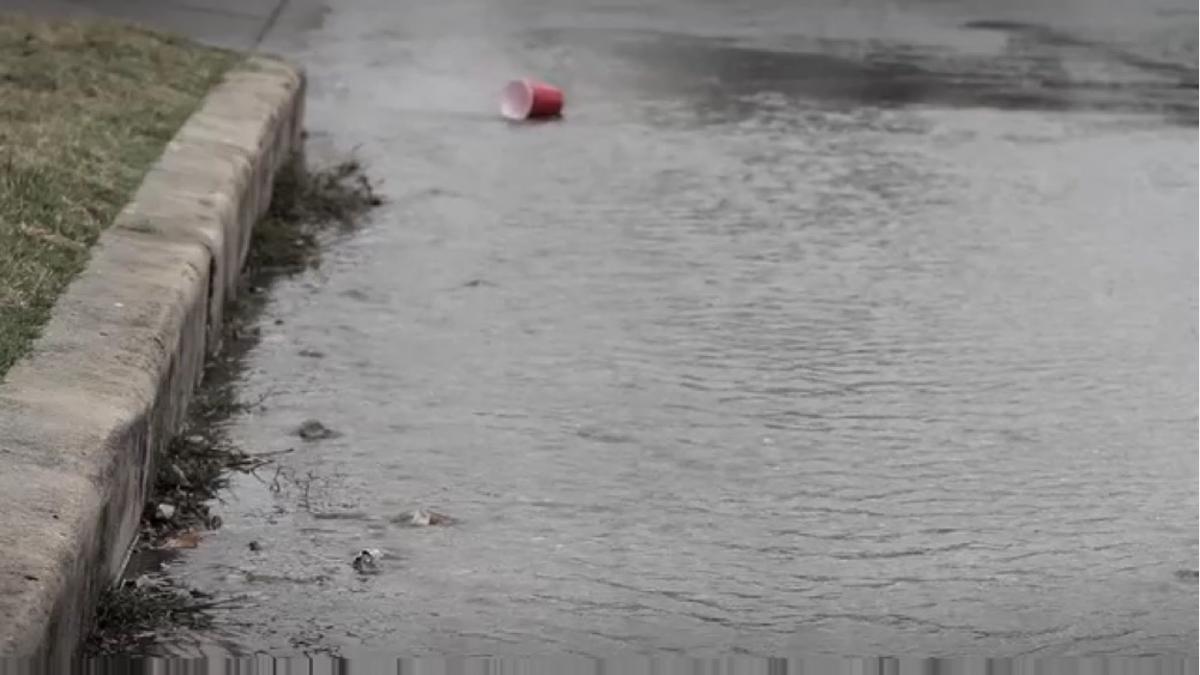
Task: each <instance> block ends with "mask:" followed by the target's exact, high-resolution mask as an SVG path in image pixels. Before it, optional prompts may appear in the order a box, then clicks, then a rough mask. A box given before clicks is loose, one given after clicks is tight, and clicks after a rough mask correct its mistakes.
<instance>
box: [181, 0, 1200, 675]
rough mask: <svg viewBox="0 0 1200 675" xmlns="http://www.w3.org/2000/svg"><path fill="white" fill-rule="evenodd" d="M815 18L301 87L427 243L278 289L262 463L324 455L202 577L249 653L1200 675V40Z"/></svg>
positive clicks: (448, 52) (314, 42) (446, 19)
mask: <svg viewBox="0 0 1200 675" xmlns="http://www.w3.org/2000/svg"><path fill="white" fill-rule="evenodd" d="M793 4H794V3H786V2H772V1H771V0H757V1H756V2H752V3H737V7H736V8H735V7H734V3H718V2H699V1H697V2H691V3H689V2H684V1H683V0H672V1H671V2H659V3H622V2H617V1H615V0H612V1H608V2H603V1H601V0H593V1H591V2H587V3H583V2H573V3H570V2H569V3H561V2H555V3H550V2H539V1H537V0H504V1H501V2H484V1H483V0H449V1H447V2H442V3H396V2H391V1H389V2H383V1H382V0H376V1H372V0H360V1H358V2H341V3H337V4H336V5H335V6H333V7H332V9H331V11H330V13H329V14H328V15H327V16H326V18H325V21H324V23H323V25H322V26H321V27H320V28H318V29H316V30H314V31H313V32H312V33H310V34H308V35H307V36H305V38H304V40H303V41H302V42H298V43H296V44H295V45H294V46H293V47H292V49H293V54H294V55H295V56H296V57H297V58H299V59H301V60H303V61H304V62H305V63H306V64H308V67H309V74H310V77H311V99H310V122H309V126H310V129H311V130H312V131H313V137H312V139H311V145H312V146H313V148H314V150H315V151H316V152H317V154H318V155H319V154H320V153H321V152H322V151H323V150H322V149H324V151H328V150H329V149H330V148H332V149H335V150H339V151H344V150H345V149H348V148H351V147H354V146H359V151H358V153H359V155H360V156H361V157H362V158H363V159H364V160H366V162H367V163H368V165H369V167H370V171H371V173H372V174H374V175H375V176H377V177H379V178H381V179H382V180H383V185H382V188H381V189H382V191H383V192H384V193H385V194H387V195H388V196H389V198H390V202H389V204H388V205H387V206H386V207H384V208H383V209H381V210H379V211H378V212H377V213H376V214H375V216H374V217H373V218H372V219H371V220H370V221H369V222H367V223H365V224H364V226H363V227H362V228H361V229H360V230H359V231H357V232H355V233H353V234H350V235H347V236H345V237H342V238H340V239H338V240H337V241H334V242H332V243H331V245H330V248H329V250H328V253H327V255H326V260H325V263H324V265H323V266H322V267H321V268H320V269H319V270H316V271H313V272H311V273H307V274H304V275H302V276H300V277H298V278H295V279H293V280H290V281H288V282H285V283H283V284H281V285H279V286H278V287H277V288H276V289H275V290H274V296H273V300H272V301H271V303H270V305H269V306H268V310H267V315H266V316H265V317H264V320H263V332H264V338H263V341H262V343H261V344H260V345H259V346H258V348H257V349H256V350H255V351H254V352H253V353H252V354H251V356H250V367H249V369H248V372H247V373H246V376H245V380H244V387H243V394H244V396H245V397H246V398H248V399H249V398H255V397H257V396H260V395H263V394H268V393H269V397H268V398H267V400H266V408H265V410H261V411H257V412H254V413H252V414H249V415H247V416H245V417H242V418H239V419H237V420H236V421H235V423H234V424H233V425H232V427H231V429H230V432H231V433H232V435H233V436H234V437H235V438H237V439H238V440H239V441H240V442H241V443H242V444H243V445H244V446H245V447H246V448H247V449H248V450H250V451H277V450H281V449H285V448H287V447H295V448H296V450H295V452H293V453H291V454H290V455H286V456H285V457H284V459H282V460H281V463H282V466H281V472H280V473H279V474H276V475H274V476H272V475H271V472H270V471H267V472H265V473H264V474H263V475H262V476H261V478H262V480H256V479H255V478H253V477H243V478H241V479H239V480H237V481H236V482H235V486H234V489H233V491H232V492H231V494H230V495H229V496H228V504H226V505H224V506H223V507H221V508H220V509H219V510H220V512H221V513H222V516H223V518H224V521H225V527H224V528H223V529H221V530H220V531H218V532H216V533H214V534H213V535H212V536H210V537H209V538H208V539H207V540H206V541H205V543H204V544H203V545H202V546H201V547H200V548H198V549H196V550H194V551H189V552H187V553H186V555H184V556H183V557H182V559H181V560H180V561H179V562H178V563H177V564H176V565H175V566H174V568H173V569H174V573H175V575H176V576H177V577H179V578H181V579H182V580H184V581H185V582H187V583H190V584H193V585H196V586H199V587H201V588H204V589H206V590H209V591H214V592H217V593H219V594H222V595H230V596H238V597H243V598H245V602H244V603H243V606H242V607H241V608H239V609H235V610H230V611H229V612H227V613H224V614H223V615H222V617H221V618H222V620H223V622H224V624H223V625H224V627H225V632H226V633H227V635H226V636H225V637H226V639H228V640H229V641H230V643H231V644H232V645H234V646H235V647H239V648H266V649H274V650H287V649H294V648H309V647H315V648H335V649H336V648H349V647H368V648H379V649H388V650H394V651H395V652H398V653H402V654H405V655H422V654H457V655H465V654H481V653H486V654H540V653H564V652H565V653H571V654H585V655H613V654H628V653H656V652H663V651H681V652H684V653H687V654H717V653H729V652H749V653H756V654H760V653H761V654H767V653H780V652H783V651H801V652H805V653H851V654H892V653H900V654H916V655H946V654H988V655H995V656H1007V655H1015V654H1025V653H1032V654H1085V653H1104V654H1111V653H1118V654H1125V655H1138V654H1146V653H1150V654H1155V653H1173V654H1180V653H1182V654H1194V653H1195V650H1196V644H1197V637H1198V632H1197V624H1196V614H1195V608H1196V604H1197V584H1196V581H1195V578H1194V577H1191V576H1189V575H1188V574H1187V573H1186V572H1185V571H1187V570H1195V569H1196V566H1197V562H1196V559H1197V516H1196V513H1197V413H1196V410H1197V390H1196V382H1197V313H1196V305H1197V286H1196V272H1197V227H1196V222H1197V187H1196V178H1197V158H1196V147H1197V144H1196V141H1197V135H1196V129H1195V70H1194V53H1195V51H1194V50H1195V43H1194V39H1195V29H1194V26H1195V7H1194V6H1192V7H1191V8H1190V13H1189V10H1187V9H1184V10H1181V11H1180V12H1178V13H1177V14H1169V13H1168V10H1169V9H1170V8H1159V11H1158V13H1155V10H1154V9H1153V8H1151V7H1150V6H1149V5H1145V6H1141V7H1138V8H1136V9H1133V10H1130V11H1129V12H1128V13H1127V14H1119V15H1113V16H1112V17H1110V18H1112V21H1110V23H1105V22H1104V21H1102V19H1103V18H1104V17H1103V16H1098V15H1096V14H1095V13H1092V14H1086V15H1085V14H1083V13H1081V12H1078V11H1076V10H1077V9H1078V8H1076V7H1072V6H1070V3H1058V4H1056V5H1054V8H1053V9H1048V8H1045V7H1041V6H1039V5H1037V4H1034V3H1009V4H1006V5H1004V6H1003V7H1001V8H989V7H988V6H987V4H986V3H981V2H977V3H974V4H971V3H964V4H956V5H954V6H953V7H951V6H949V3H937V2H925V3H897V4H890V5H879V4H875V5H873V6H871V7H868V6H867V5H866V3H833V2H828V3H823V4H822V5H821V6H817V5H809V6H808V7H807V8H796V7H792V5H793ZM1076 4H1078V3H1076ZM1026 5H1028V6H1026ZM1080 17H1084V18H1086V21H1085V20H1084V18H1080ZM1075 19H1078V20H1076V21H1075V23H1074V24H1072V23H1071V22H1070V20H1075ZM1134 19H1138V20H1134ZM1038 21H1044V23H1037V22H1038ZM971 22H974V23H971ZM1180 26H1182V27H1183V28H1187V27H1188V26H1191V28H1190V38H1187V37H1186V36H1185V37H1184V38H1179V34H1178V33H1177V32H1176V29H1177V28H1179V27H1180ZM1114 27H1116V28H1114ZM1118 28H1119V29H1120V30H1117V29H1118ZM1113 31H1117V32H1118V33H1120V34H1121V35H1127V36H1129V39H1130V42H1129V43H1125V42H1121V40H1120V39H1118V38H1119V36H1118V37H1113ZM1121 31H1124V32H1123V33H1121ZM1188 39H1190V40H1191V42H1190V43H1189V42H1188ZM1172 40H1174V42H1173V41H1172ZM1181 49H1182V50H1183V51H1184V52H1185V53H1186V52H1187V50H1188V49H1191V54H1192V55H1193V56H1192V58H1191V66H1192V67H1191V70H1190V71H1189V69H1188V67H1186V66H1176V65H1172V64H1175V63H1177V62H1178V60H1177V59H1176V60H1172V59H1173V58H1175V57H1176V56H1177V53H1178V50H1181ZM1187 60H1188V59H1184V60H1183V61H1184V62H1185V63H1186V62H1187ZM525 73H532V74H536V75H539V76H541V77H545V78H547V79H549V80H551V81H553V82H556V83H558V84H560V85H562V86H564V87H565V88H566V90H567V92H568V96H569V98H568V110H567V116H566V117H565V119H563V120H561V121H559V122H555V123H547V124H536V125H511V124H506V123H504V122H503V121H501V120H499V119H498V117H497V116H496V115H495V114H494V108H495V102H494V100H493V98H494V93H495V91H496V90H497V89H498V88H499V87H500V85H502V84H503V82H504V81H505V79H507V78H509V77H513V76H520V75H523V74H525ZM276 318H279V319H281V320H282V322H283V323H282V325H276V323H275V319H276ZM306 418H318V419H320V420H321V421H322V422H323V423H325V424H326V425H328V426H329V427H331V428H333V429H336V430H337V431H339V432H340V435H339V436H338V437H336V438H333V439H327V440H320V441H314V442H305V441H302V440H300V439H298V438H296V437H295V435H294V434H293V431H294V429H295V428H296V427H297V426H298V425H299V424H300V423H301V422H302V421H303V420H305V419H306ZM415 507H432V508H435V509H437V510H439V511H443V512H445V513H448V514H450V515H452V516H454V517H456V518H458V519H460V521H461V522H459V523H458V524H456V525H454V526H451V527H433V528H424V529H414V528H408V527H403V526H401V525H397V524H395V523H392V522H390V520H389V519H390V518H392V517H394V516H396V515H398V514H400V513H402V512H404V511H406V510H409V509H412V508H415ZM251 541H256V542H259V547H258V548H259V549H260V550H257V551H252V550H250V548H249V544H250V542H251ZM365 547H378V548H380V549H382V550H383V551H384V553H385V558H384V560H383V561H382V562H381V565H380V568H379V570H378V573H376V574H367V575H363V574H359V573H357V572H356V571H355V570H354V569H352V568H351V566H350V561H351V559H352V558H353V556H354V554H355V552H357V551H358V550H359V549H361V548H365Z"/></svg>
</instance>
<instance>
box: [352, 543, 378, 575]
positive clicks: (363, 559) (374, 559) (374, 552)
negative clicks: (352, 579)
mask: <svg viewBox="0 0 1200 675" xmlns="http://www.w3.org/2000/svg"><path fill="white" fill-rule="evenodd" d="M382 559H383V551H380V550H379V549H377V548H364V549H363V550H361V551H359V552H358V555H356V556H354V562H352V563H350V565H351V566H352V567H354V569H355V570H357V571H359V572H373V571H375V570H377V569H378V568H379V561H380V560H382Z"/></svg>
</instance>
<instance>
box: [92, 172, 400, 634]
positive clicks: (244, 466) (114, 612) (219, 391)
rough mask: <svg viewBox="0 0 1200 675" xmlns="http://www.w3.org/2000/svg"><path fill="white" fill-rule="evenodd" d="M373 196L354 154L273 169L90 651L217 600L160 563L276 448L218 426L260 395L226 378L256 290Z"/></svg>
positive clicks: (257, 301)
mask: <svg viewBox="0 0 1200 675" xmlns="http://www.w3.org/2000/svg"><path fill="white" fill-rule="evenodd" d="M380 203H381V199H380V197H378V196H377V195H376V193H375V190H374V188H373V186H372V184H371V182H370V180H369V179H368V178H367V176H366V174H365V173H364V172H363V167H362V166H361V165H360V164H359V163H358V162H357V161H353V160H351V161H346V162H342V163H340V164H337V165H334V166H331V167H327V168H323V169H320V170H316V171H308V170H305V168H304V162H303V159H302V158H301V157H300V156H296V157H293V158H292V160H291V161H289V162H288V163H287V164H285V166H284V167H283V168H282V169H281V170H280V171H279V173H278V174H277V176H276V180H275V187H274V193H273V197H272V200H271V205H270V207H269V209H268V212H267V214H266V216H265V217H264V218H262V219H261V220H260V221H259V223H257V224H256V225H255V229H254V234H253V239H252V243H251V247H250V252H249V256H248V258H247V262H246V268H245V269H244V270H243V274H242V277H241V280H240V283H239V286H240V289H239V293H238V300H236V301H234V302H233V303H231V306H230V307H229V308H228V309H227V311H226V314H225V316H226V324H225V326H224V340H223V349H222V351H221V352H220V353H219V354H217V355H216V356H214V357H211V358H210V359H209V361H208V362H207V363H206V364H205V373H204V382H203V383H202V384H201V386H200V387H199V389H197V391H196V392H195V395H194V398H193V402H192V404H191V407H190V409H189V411H188V420H187V422H186V425H185V427H184V429H183V431H181V433H180V434H179V435H178V436H177V437H176V438H175V439H174V440H173V441H172V442H171V443H170V445H169V446H168V447H167V449H166V450H165V451H164V452H163V453H162V455H161V456H159V457H157V458H155V482H154V486H153V488H152V490H151V495H150V497H149V499H148V500H147V502H146V505H145V509H144V510H143V513H142V521H141V526H140V531H139V535H138V540H137V543H136V544H135V549H134V552H133V555H132V556H131V559H130V563H129V566H128V567H127V570H126V574H125V577H124V578H123V579H122V580H121V581H120V583H118V584H117V585H116V586H114V587H113V588H111V589H109V590H108V591H106V592H105V594H104V596H103V597H102V598H101V601H100V606H99V608H98V609H97V613H96V622H95V627H94V629H93V631H92V634H91V635H90V637H89V639H88V641H87V645H86V649H87V652H88V654H89V655H92V656H96V655H107V654H136V653H139V652H144V651H145V650H146V649H147V648H148V647H150V646H152V645H153V644H154V643H156V642H159V641H161V640H163V639H164V638H165V637H167V636H170V635H172V634H174V633H177V632H180V631H196V630H200V629H204V628H206V627H208V626H209V625H211V616H210V614H209V610H212V609H215V608H217V607H219V606H220V602H219V601H215V600H214V599H212V598H211V597H209V596H207V595H206V594H205V593H203V592H202V591H200V590H197V589H188V588H180V587H179V586H178V585H177V584H176V583H175V582H173V581H172V580H171V579H170V578H169V577H167V576H166V575H165V574H163V570H162V567H163V563H164V562H166V561H169V560H170V558H171V557H172V556H174V555H177V554H178V552H179V551H180V550H181V549H188V548H194V547H196V546H197V545H199V542H200V540H201V538H202V537H203V535H204V532H206V531H208V530H214V529H217V528H219V527H220V526H221V519H220V516H219V515H218V514H216V513H214V512H213V508H212V504H213V501H214V500H217V499H219V493H220V491H221V490H222V489H223V488H224V487H226V485H227V482H228V477H229V476H230V474H231V473H232V472H255V471H257V470H258V469H261V468H263V467H265V466H267V465H269V464H271V463H272V461H273V458H274V457H275V456H277V455H278V454H282V453H254V452H252V451H250V450H247V449H244V448H240V447H238V446H237V445H236V444H234V443H233V442H231V441H230V439H229V438H228V436H227V434H226V433H225V425H226V423H227V421H228V420H229V419H230V418H231V417H232V416H234V415H236V414H238V413H240V412H243V411H245V410H247V409H251V408H254V407H257V406H261V405H265V404H266V401H265V400H262V399H259V400H253V401H244V400H240V399H239V398H238V395H237V391H236V387H235V385H236V381H237V375H238V373H239V372H240V370H241V366H242V363H243V361H244V358H245V356H246V354H247V353H248V351H249V350H250V349H251V348H252V347H253V346H254V345H255V344H256V343H257V342H258V330H257V328H255V326H254V324H255V323H256V320H257V317H258V315H259V312H260V310H261V308H262V306H263V304H264V300H265V291H266V290H267V289H269V287H270V285H271V284H272V283H273V282H274V281H275V280H277V279H279V278H281V277H284V276H287V275H291V274H295V273H297V272H299V271H303V270H304V269H307V268H309V267H312V266H315V265H318V264H319V263H320V251H321V248H322V241H323V235H325V234H327V233H330V232H331V231H336V230H339V229H340V230H344V229H347V228H352V227H354V225H355V223H356V222H358V220H359V218H360V217H361V216H362V215H363V214H365V213H366V212H367V211H369V210H370V209H371V208H373V207H375V206H378V205H379V204H380ZM285 452H287V451H285Z"/></svg>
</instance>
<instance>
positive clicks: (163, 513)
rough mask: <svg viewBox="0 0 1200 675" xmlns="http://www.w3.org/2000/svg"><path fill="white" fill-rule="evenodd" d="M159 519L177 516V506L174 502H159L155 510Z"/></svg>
mask: <svg viewBox="0 0 1200 675" xmlns="http://www.w3.org/2000/svg"><path fill="white" fill-rule="evenodd" d="M154 514H155V515H156V516H158V519H159V520H170V519H172V518H174V517H175V506H174V505H173V504H165V503H164V504H159V505H158V508H157V509H156V510H155V511H154Z"/></svg>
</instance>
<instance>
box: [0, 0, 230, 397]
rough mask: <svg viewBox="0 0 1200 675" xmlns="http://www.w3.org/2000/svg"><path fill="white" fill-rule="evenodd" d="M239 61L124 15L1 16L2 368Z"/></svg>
mask: <svg viewBox="0 0 1200 675" xmlns="http://www.w3.org/2000/svg"><path fill="white" fill-rule="evenodd" d="M239 59H240V56H239V55H237V54H235V53H232V52H227V51H224V50H217V49H212V48H209V47H202V46H198V45H195V44H192V43H189V42H187V41H185V40H182V39H179V38H176V37H172V36H167V35H162V34H158V33H154V32H151V31H147V30H143V29H140V28H135V27H131V26H127V25H122V24H116V23H105V22H94V21H43V20H35V19H30V18H27V17H22V16H14V15H6V14H0V378H3V376H4V373H6V372H7V371H8V369H9V368H10V367H11V366H12V364H13V363H14V362H15V361H16V360H17V359H18V358H19V357H20V356H21V355H22V354H24V353H25V352H26V351H28V349H29V346H30V345H31V344H32V342H33V340H34V339H36V338H37V336H38V334H39V331H40V329H41V327H42V325H43V324H44V323H45V322H46V320H47V318H49V315H50V309H51V307H52V306H53V304H54V301H55V299H56V298H57V297H58V295H59V293H61V292H62V290H63V288H65V287H66V285H67V284H68V283H69V282H70V280H71V279H72V278H73V277H74V276H75V275H76V274H77V273H78V272H79V271H80V270H81V269H82V268H83V266H84V265H85V264H86V262H87V257H88V249H89V247H90V246H91V245H92V244H93V243H94V242H95V241H96V238H97V237H98V236H99V234H100V232H101V231H102V230H103V229H104V228H106V227H108V225H109V224H110V223H112V221H113V218H114V217H115V216H116V215H117V213H118V212H119V211H120V210H121V208H122V207H124V205H125V204H126V203H127V202H128V201H129V199H130V197H131V196H132V195H133V192H134V191H135V190H136V189H137V187H138V184H139V183H140V182H141V180H142V177H143V176H144V175H145V173H146V171H147V169H149V167H150V165H151V164H152V163H153V162H154V161H155V160H156V159H157V158H158V157H159V155H160V154H161V153H162V150H163V147H164V146H165V145H166V143H167V142H168V141H169V140H170V139H171V137H172V136H174V135H175V132H176V131H177V130H178V129H179V127H180V126H181V125H182V124H183V122H184V120H186V119H187V117H188V116H189V115H190V114H191V113H192V112H193V111H194V110H195V109H196V107H197V105H198V104H199V102H200V100H201V99H202V98H203V96H204V94H205V93H206V92H207V91H208V90H209V89H210V88H211V87H212V86H213V85H214V84H215V83H216V82H218V81H219V80H220V78H221V75H222V74H223V73H224V72H225V71H226V70H228V69H229V68H230V67H231V66H232V65H233V64H235V63H236V62H237V61H238V60H239Z"/></svg>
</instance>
